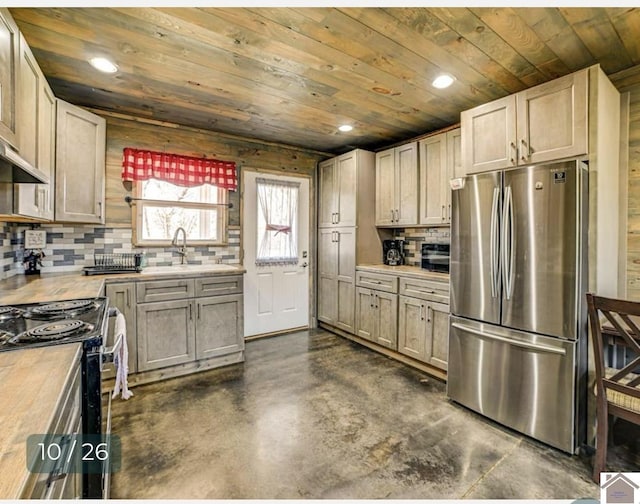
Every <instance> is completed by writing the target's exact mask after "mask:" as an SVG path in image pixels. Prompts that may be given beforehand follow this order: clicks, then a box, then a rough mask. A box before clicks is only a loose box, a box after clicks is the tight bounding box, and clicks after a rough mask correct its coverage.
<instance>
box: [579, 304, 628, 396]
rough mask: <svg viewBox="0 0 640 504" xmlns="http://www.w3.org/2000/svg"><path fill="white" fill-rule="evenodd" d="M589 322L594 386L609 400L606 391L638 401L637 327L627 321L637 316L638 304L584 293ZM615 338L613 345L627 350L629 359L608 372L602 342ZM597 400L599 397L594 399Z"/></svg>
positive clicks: (603, 343)
mask: <svg viewBox="0 0 640 504" xmlns="http://www.w3.org/2000/svg"><path fill="white" fill-rule="evenodd" d="M587 306H588V309H589V323H590V325H591V334H592V337H593V350H594V356H595V360H596V362H595V368H596V380H597V381H596V386H597V389H598V395H600V394H601V393H602V394H603V396H604V397H606V398H607V399H608V400H609V401H611V400H612V399H611V398H609V395H608V393H605V389H606V390H610V391H614V392H616V393H619V394H624V395H626V396H630V397H634V398H638V399H640V388H639V385H640V375H639V374H638V370H639V369H640V328H639V327H638V322H640V319H636V320H635V321H634V320H633V319H632V318H631V317H634V316H636V317H637V316H640V303H638V302H633V301H626V300H620V299H611V298H605V297H601V296H596V295H593V294H587ZM608 336H616V337H617V338H616V342H620V343H621V344H624V346H625V347H627V348H628V349H629V350H630V354H631V357H630V359H629V360H628V361H627V362H626V363H624V365H623V366H622V367H621V368H620V369H615V370H611V369H609V368H607V367H606V363H605V359H604V357H605V353H604V348H605V341H606V338H607V337H608ZM598 399H599V400H600V397H599V398H598Z"/></svg>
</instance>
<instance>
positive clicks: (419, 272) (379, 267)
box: [356, 264, 449, 283]
mask: <svg viewBox="0 0 640 504" xmlns="http://www.w3.org/2000/svg"><path fill="white" fill-rule="evenodd" d="M356 270H358V271H371V272H373V273H386V274H388V275H397V276H401V277H411V278H422V279H424V280H432V281H435V282H446V283H449V274H448V273H437V272H435V271H428V270H426V269H422V268H420V267H418V266H406V265H403V266H389V265H387V264H359V265H358V266H356Z"/></svg>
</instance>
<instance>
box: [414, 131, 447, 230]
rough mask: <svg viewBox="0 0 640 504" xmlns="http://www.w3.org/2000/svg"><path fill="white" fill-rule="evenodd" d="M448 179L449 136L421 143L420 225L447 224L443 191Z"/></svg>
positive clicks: (426, 139) (442, 135) (425, 140)
mask: <svg viewBox="0 0 640 504" xmlns="http://www.w3.org/2000/svg"><path fill="white" fill-rule="evenodd" d="M446 177H447V135H446V133H441V134H440V135H435V136H432V137H429V138H425V139H424V140H421V141H420V224H426V225H435V226H438V225H442V224H445V223H447V222H448V221H447V215H448V208H447V205H448V202H447V199H446V194H445V193H444V191H443V187H444V185H445V180H446V182H447V183H448V179H447V178H446Z"/></svg>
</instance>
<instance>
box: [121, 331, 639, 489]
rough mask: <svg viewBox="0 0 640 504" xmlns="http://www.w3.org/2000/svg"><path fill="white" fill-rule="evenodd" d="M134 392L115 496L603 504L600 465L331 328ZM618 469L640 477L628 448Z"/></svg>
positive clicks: (125, 416) (264, 343)
mask: <svg viewBox="0 0 640 504" xmlns="http://www.w3.org/2000/svg"><path fill="white" fill-rule="evenodd" d="M134 393H135V395H134V396H133V397H132V398H131V399H129V400H128V401H120V400H118V401H115V402H114V406H113V408H114V411H113V432H114V433H115V434H119V435H120V436H121V440H122V451H123V454H122V457H123V460H122V470H121V471H120V472H118V473H115V474H113V475H112V493H111V497H112V498H119V499H163V498H167V499H169V498H173V499H230V498H248V499H284V498H337V499H358V498H368V499H374V498H419V499H436V498H453V499H460V498H473V499H502V498H512V499H551V498H555V499H577V498H581V497H582V498H596V499H597V498H599V490H598V487H597V486H596V485H595V484H594V483H593V482H592V481H591V478H590V473H591V466H590V463H589V461H588V460H582V459H581V458H579V457H571V456H568V455H565V454H563V453H561V452H559V451H557V450H555V449H552V448H549V447H546V446H544V445H542V444H540V443H537V442H535V441H533V440H530V439H529V438H524V437H523V436H521V435H518V434H516V433H514V432H512V431H509V430H508V429H504V428H502V427H500V426H498V425H496V424H494V423H492V422H489V421H487V420H485V419H483V418H481V417H480V416H478V415H476V414H474V413H472V412H470V411H468V410H466V409H464V408H462V407H460V406H458V405H456V404H453V403H451V402H449V401H448V400H447V399H446V396H445V385H444V384H443V383H442V382H440V381H438V380H436V379H434V378H430V377H428V376H427V375H425V374H423V373H421V372H419V371H416V370H413V369H412V368H409V367H407V366H405V365H403V364H400V363H398V362H396V361H394V360H391V359H388V358H386V357H384V356H382V355H379V354H377V353H375V352H373V351H370V350H368V349H366V348H364V347H361V346H360V345H357V344H355V343H352V342H349V341H348V340H345V339H343V338H341V337H338V336H335V335H333V334H331V333H328V332H326V331H322V330H319V331H311V332H307V331H305V332H300V333H295V334H290V335H284V336H278V337H273V338H268V339H262V340H256V341H252V342H249V343H247V353H246V362H245V363H244V364H238V365H234V366H230V367H227V368H222V369H215V370H212V371H207V372H203V373H198V374H195V375H191V376H188V377H185V378H178V379H173V380H167V381H164V382H160V383H155V384H152V385H147V386H142V387H137V388H135V389H134ZM610 466H613V467H611V469H610V470H628V471H630V470H634V467H633V466H632V465H629V463H628V462H627V461H625V460H624V459H623V458H620V457H618V456H617V455H616V452H615V450H613V453H612V454H611V457H610ZM635 470H636V471H638V470H639V469H638V466H636V467H635Z"/></svg>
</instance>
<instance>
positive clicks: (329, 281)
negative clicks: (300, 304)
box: [318, 229, 338, 324]
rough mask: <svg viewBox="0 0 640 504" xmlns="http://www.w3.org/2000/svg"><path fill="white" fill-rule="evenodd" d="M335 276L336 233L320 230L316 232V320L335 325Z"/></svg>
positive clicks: (336, 307)
mask: <svg viewBox="0 0 640 504" xmlns="http://www.w3.org/2000/svg"><path fill="white" fill-rule="evenodd" d="M337 276H338V244H337V231H335V230H334V229H320V230H319V232H318V320H320V321H321V322H326V323H327V324H335V321H336V318H337V315H338V296H337V292H336V288H337Z"/></svg>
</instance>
